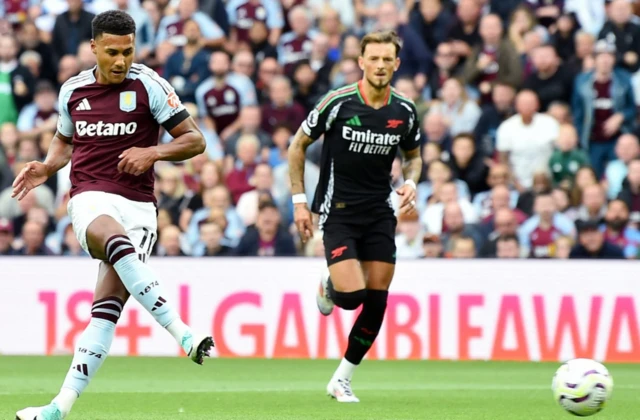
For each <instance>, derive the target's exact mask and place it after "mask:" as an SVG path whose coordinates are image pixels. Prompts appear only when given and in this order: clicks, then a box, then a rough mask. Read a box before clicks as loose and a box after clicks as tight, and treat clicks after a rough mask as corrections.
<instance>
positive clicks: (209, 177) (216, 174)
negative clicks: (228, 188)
mask: <svg viewBox="0 0 640 420" xmlns="http://www.w3.org/2000/svg"><path fill="white" fill-rule="evenodd" d="M221 183H222V173H221V170H220V167H219V166H218V165H216V164H215V163H214V162H205V163H204V164H203V165H202V169H201V170H200V182H199V185H198V190H197V192H196V193H195V194H194V195H192V196H191V198H190V199H189V203H188V204H187V207H186V208H183V209H182V212H181V213H180V223H179V226H180V229H182V230H183V231H186V230H187V227H188V226H189V221H190V220H191V216H193V213H194V212H196V211H198V210H200V209H201V208H203V207H204V202H203V199H202V196H203V194H204V192H205V191H206V190H209V189H211V188H213V187H216V186H218V185H220V184H221Z"/></svg>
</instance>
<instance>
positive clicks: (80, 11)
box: [51, 0, 95, 60]
mask: <svg viewBox="0 0 640 420" xmlns="http://www.w3.org/2000/svg"><path fill="white" fill-rule="evenodd" d="M67 4H68V5H69V9H68V10H67V11H66V12H64V13H62V14H61V15H59V16H58V17H57V18H56V23H55V26H54V27H53V38H52V40H51V46H52V47H53V51H54V54H55V55H56V57H57V58H58V60H60V59H61V58H62V57H64V56H65V55H68V54H71V55H76V54H77V53H78V47H79V46H80V43H81V42H82V41H89V40H90V39H91V38H93V36H92V35H93V34H92V33H91V21H92V20H93V18H94V17H95V15H94V14H93V13H91V12H88V11H86V10H85V9H84V7H83V4H82V0H67Z"/></svg>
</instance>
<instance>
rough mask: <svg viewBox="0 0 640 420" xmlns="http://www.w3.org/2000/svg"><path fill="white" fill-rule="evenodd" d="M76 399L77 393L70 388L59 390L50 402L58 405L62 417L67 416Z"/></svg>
mask: <svg viewBox="0 0 640 420" xmlns="http://www.w3.org/2000/svg"><path fill="white" fill-rule="evenodd" d="M77 399H78V393H77V392H76V391H74V390H73V389H71V388H61V389H60V393H58V395H57V396H56V397H55V398H54V399H53V401H52V402H54V403H56V404H57V405H58V408H59V409H60V411H61V412H62V415H63V416H65V417H66V416H67V415H68V414H69V412H70V411H71V407H73V404H75V402H76V400H77Z"/></svg>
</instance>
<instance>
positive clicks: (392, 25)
mask: <svg viewBox="0 0 640 420" xmlns="http://www.w3.org/2000/svg"><path fill="white" fill-rule="evenodd" d="M377 17H378V19H377V20H378V22H377V25H376V29H377V30H382V31H395V32H396V33H397V34H398V36H399V37H400V39H401V40H402V49H401V50H400V55H399V58H400V62H401V63H402V66H400V68H399V69H398V71H397V72H396V73H395V76H394V77H395V79H396V80H397V78H399V77H403V76H404V77H413V82H414V83H415V86H416V89H417V90H418V91H419V92H422V90H423V89H424V88H425V86H426V84H427V75H428V74H429V70H430V67H431V65H430V63H431V62H432V61H433V59H432V54H431V51H429V50H428V49H427V46H426V45H425V43H424V41H423V40H422V38H421V37H420V35H418V34H417V33H416V31H415V30H414V29H413V28H412V27H411V26H409V25H404V24H402V23H400V12H399V10H398V6H397V2H396V1H393V0H386V1H383V2H382V3H380V5H379V6H378V10H377Z"/></svg>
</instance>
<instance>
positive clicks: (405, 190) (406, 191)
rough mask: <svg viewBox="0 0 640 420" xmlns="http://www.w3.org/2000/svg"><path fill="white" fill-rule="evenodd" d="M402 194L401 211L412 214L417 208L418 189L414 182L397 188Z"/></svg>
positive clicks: (400, 194) (399, 193)
mask: <svg viewBox="0 0 640 420" xmlns="http://www.w3.org/2000/svg"><path fill="white" fill-rule="evenodd" d="M396 192H397V193H398V195H399V196H400V213H401V214H412V213H413V212H415V211H417V210H416V189H415V188H414V187H413V185H412V184H409V183H407V184H404V185H403V186H402V187H400V188H398V189H397V190H396Z"/></svg>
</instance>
